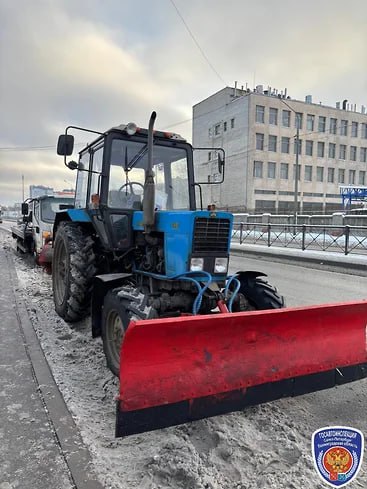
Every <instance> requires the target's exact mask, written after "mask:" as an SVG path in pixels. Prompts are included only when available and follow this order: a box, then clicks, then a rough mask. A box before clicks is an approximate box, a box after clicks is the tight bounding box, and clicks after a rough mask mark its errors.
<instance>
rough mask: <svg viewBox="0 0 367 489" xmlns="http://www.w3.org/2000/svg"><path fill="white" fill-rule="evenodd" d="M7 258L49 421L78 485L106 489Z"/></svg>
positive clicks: (10, 262)
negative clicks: (95, 469) (94, 467)
mask: <svg viewBox="0 0 367 489" xmlns="http://www.w3.org/2000/svg"><path fill="white" fill-rule="evenodd" d="M6 259H7V261H8V263H9V267H10V268H11V269H12V270H13V272H14V274H13V277H15V278H13V279H12V280H11V282H12V283H11V284H10V286H11V287H12V290H13V295H14V302H15V303H14V306H15V311H16V315H17V318H18V321H19V327H20V329H21V332H22V334H23V337H24V340H25V348H26V350H27V355H28V358H29V360H30V362H31V367H32V370H33V375H34V378H35V381H36V382H37V385H38V390H39V394H40V396H41V398H42V402H43V404H44V406H45V409H46V411H47V414H48V418H49V423H50V425H51V427H52V429H53V431H54V436H55V437H56V440H57V443H58V445H59V448H60V452H61V454H62V455H63V458H64V460H65V462H66V465H67V467H68V470H69V472H70V477H71V479H72V481H73V484H74V487H75V488H76V489H103V485H102V484H101V483H100V482H99V480H98V478H97V477H96V476H95V475H94V472H93V468H92V461H91V457H90V453H89V450H88V449H87V448H86V446H85V445H84V442H83V440H82V438H81V436H80V434H79V430H78V428H77V426H76V424H75V422H74V419H73V418H72V415H71V414H70V412H69V410H68V408H67V406H66V404H65V401H64V398H63V397H62V395H61V393H60V391H59V389H58V386H57V384H56V382H55V379H54V377H53V375H52V372H51V369H50V367H49V364H48V362H47V360H46V357H45V356H44V353H43V350H42V347H41V345H40V342H39V340H38V336H37V334H36V332H35V330H34V328H33V325H32V322H31V320H30V317H29V315H28V311H27V309H26V306H25V304H24V302H23V300H22V299H21V298H20V297H19V294H17V292H16V290H15V289H16V285H17V284H16V282H17V278H16V271H15V268H14V264H13V260H12V258H11V256H9V253H6Z"/></svg>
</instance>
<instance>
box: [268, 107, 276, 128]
mask: <svg viewBox="0 0 367 489" xmlns="http://www.w3.org/2000/svg"><path fill="white" fill-rule="evenodd" d="M269 124H273V125H275V126H277V125H278V109H274V108H273V107H270V109H269Z"/></svg>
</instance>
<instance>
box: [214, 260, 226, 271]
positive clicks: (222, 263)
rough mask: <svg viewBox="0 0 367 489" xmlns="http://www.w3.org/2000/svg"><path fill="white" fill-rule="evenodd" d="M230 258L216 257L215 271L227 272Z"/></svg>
mask: <svg viewBox="0 0 367 489" xmlns="http://www.w3.org/2000/svg"><path fill="white" fill-rule="evenodd" d="M227 270H228V258H216V259H215V263H214V273H227Z"/></svg>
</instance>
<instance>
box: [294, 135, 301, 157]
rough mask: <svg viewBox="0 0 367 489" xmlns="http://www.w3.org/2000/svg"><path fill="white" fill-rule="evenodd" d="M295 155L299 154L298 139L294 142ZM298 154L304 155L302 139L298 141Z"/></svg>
mask: <svg viewBox="0 0 367 489" xmlns="http://www.w3.org/2000/svg"><path fill="white" fill-rule="evenodd" d="M294 154H297V139H295V140H294ZM298 154H299V155H300V154H302V139H299V140H298Z"/></svg>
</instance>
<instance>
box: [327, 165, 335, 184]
mask: <svg viewBox="0 0 367 489" xmlns="http://www.w3.org/2000/svg"><path fill="white" fill-rule="evenodd" d="M334 180H335V169H334V168H328V169H327V181H328V182H329V183H334Z"/></svg>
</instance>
